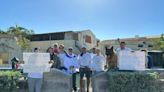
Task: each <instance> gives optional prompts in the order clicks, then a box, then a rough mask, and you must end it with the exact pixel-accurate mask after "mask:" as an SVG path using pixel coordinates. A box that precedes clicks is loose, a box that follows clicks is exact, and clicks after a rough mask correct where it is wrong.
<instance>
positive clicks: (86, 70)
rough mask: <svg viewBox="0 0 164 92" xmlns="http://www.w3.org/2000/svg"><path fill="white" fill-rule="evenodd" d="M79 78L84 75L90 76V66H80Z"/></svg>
mask: <svg viewBox="0 0 164 92" xmlns="http://www.w3.org/2000/svg"><path fill="white" fill-rule="evenodd" d="M79 71H80V78H83V77H84V75H85V76H86V78H90V77H91V74H92V72H91V70H90V68H80V70H79Z"/></svg>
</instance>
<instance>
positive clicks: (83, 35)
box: [30, 30, 99, 53]
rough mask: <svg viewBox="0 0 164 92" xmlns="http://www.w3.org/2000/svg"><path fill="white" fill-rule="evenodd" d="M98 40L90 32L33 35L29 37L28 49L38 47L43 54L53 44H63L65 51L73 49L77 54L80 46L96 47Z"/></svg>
mask: <svg viewBox="0 0 164 92" xmlns="http://www.w3.org/2000/svg"><path fill="white" fill-rule="evenodd" d="M98 42H99V41H98V40H97V38H96V36H95V35H94V34H93V33H92V31H91V30H82V31H65V32H54V33H44V34H34V35H32V37H31V42H30V47H31V49H33V48H35V47H40V49H41V51H43V52H45V51H46V50H47V48H48V47H50V46H53V45H54V44H55V43H58V44H64V45H65V49H67V48H68V47H73V48H74V52H75V53H79V49H80V48H81V46H82V45H84V44H85V45H86V46H87V47H88V49H91V48H92V47H95V46H97V45H98Z"/></svg>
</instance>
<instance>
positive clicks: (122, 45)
mask: <svg viewBox="0 0 164 92" xmlns="http://www.w3.org/2000/svg"><path fill="white" fill-rule="evenodd" d="M120 51H132V49H130V48H127V47H126V43H125V42H120V48H117V49H116V52H117V53H119V52H120Z"/></svg>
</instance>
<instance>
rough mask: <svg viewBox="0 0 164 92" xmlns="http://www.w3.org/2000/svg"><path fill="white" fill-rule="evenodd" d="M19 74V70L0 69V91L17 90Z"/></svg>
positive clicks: (12, 91) (14, 91) (11, 91)
mask: <svg viewBox="0 0 164 92" xmlns="http://www.w3.org/2000/svg"><path fill="white" fill-rule="evenodd" d="M21 76H22V74H21V73H20V71H0V91H2V92H17V91H18V89H19V87H18V80H19V78H20V77H21Z"/></svg>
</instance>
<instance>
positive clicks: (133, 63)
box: [118, 51, 146, 70]
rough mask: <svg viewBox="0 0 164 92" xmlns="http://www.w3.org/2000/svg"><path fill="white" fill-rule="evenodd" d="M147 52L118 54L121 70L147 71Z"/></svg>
mask: <svg viewBox="0 0 164 92" xmlns="http://www.w3.org/2000/svg"><path fill="white" fill-rule="evenodd" d="M145 58H146V56H145V52H143V51H135V52H131V51H120V52H119V53H118V63H119V64H118V67H119V70H145V60H146V59H145Z"/></svg>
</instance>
